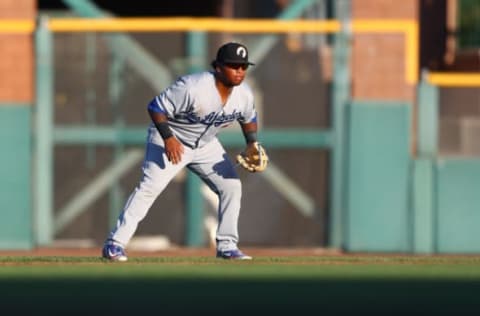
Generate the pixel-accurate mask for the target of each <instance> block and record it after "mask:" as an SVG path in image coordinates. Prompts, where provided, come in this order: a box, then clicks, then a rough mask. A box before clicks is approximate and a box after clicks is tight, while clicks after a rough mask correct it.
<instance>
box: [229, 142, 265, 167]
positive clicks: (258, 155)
mask: <svg viewBox="0 0 480 316" xmlns="http://www.w3.org/2000/svg"><path fill="white" fill-rule="evenodd" d="M237 162H238V163H239V164H240V165H241V166H242V167H243V168H245V169H246V170H248V171H250V172H261V171H263V170H265V168H267V164H268V156H267V153H266V152H265V149H264V148H263V146H262V145H260V143H258V142H253V143H249V144H248V145H247V148H246V149H245V151H243V152H241V153H240V154H238V155H237Z"/></svg>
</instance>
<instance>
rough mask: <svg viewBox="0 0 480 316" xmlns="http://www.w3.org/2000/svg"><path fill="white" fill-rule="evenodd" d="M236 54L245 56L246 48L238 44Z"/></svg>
mask: <svg viewBox="0 0 480 316" xmlns="http://www.w3.org/2000/svg"><path fill="white" fill-rule="evenodd" d="M237 55H238V56H242V58H245V57H247V50H246V49H245V47H242V46H240V47H239V48H237Z"/></svg>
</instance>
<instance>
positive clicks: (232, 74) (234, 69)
mask: <svg viewBox="0 0 480 316" xmlns="http://www.w3.org/2000/svg"><path fill="white" fill-rule="evenodd" d="M221 69H222V76H223V78H224V83H225V84H227V85H230V86H238V85H239V84H241V83H242V81H243V79H245V74H246V72H247V69H248V64H224V65H222V66H221Z"/></svg>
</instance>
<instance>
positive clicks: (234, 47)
mask: <svg viewBox="0 0 480 316" xmlns="http://www.w3.org/2000/svg"><path fill="white" fill-rule="evenodd" d="M215 63H220V64H247V65H255V64H254V63H251V62H249V61H248V50H247V47H245V46H244V45H242V44H239V43H235V42H230V43H226V44H224V45H222V46H221V47H220V48H219V49H218V51H217V58H216V59H215V60H214V61H213V62H212V64H215Z"/></svg>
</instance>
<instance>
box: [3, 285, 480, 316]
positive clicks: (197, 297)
mask: <svg viewBox="0 0 480 316" xmlns="http://www.w3.org/2000/svg"><path fill="white" fill-rule="evenodd" d="M479 297H480V282H478V281H472V282H469V281H445V280H442V281H419V280H374V281H372V280H356V279H351V280H345V279H342V280H318V279H315V280H286V281H285V280H282V281H275V280H262V281H259V280H258V279H255V280H254V279H241V280H239V279H233V280H232V279H228V278H226V279H224V280H218V279H214V280H205V279H201V280H188V279H185V278H168V279H158V278H157V279H146V278H138V279H114V278H104V279H102V278H83V279H79V278H55V279H49V278H36V279H34V280H32V279H27V278H21V277H16V278H5V279H2V280H1V283H0V302H1V304H0V314H2V315H13V314H11V313H12V312H15V314H19V315H27V314H30V313H32V312H35V313H40V314H42V315H43V314H44V313H45V314H47V313H62V314H63V315H72V314H75V315H80V314H81V315H99V314H106V315H126V314H129V315H143V314H138V313H143V312H148V314H151V315H171V314H173V313H174V314H175V315H179V314H181V315H183V314H185V315H187V314H188V315H192V314H203V313H205V314H256V313H259V312H265V313H268V314H273V313H282V314H285V313H295V315H304V314H306V313H308V314H312V313H313V314H314V315H349V314H350V315H356V314H358V313H359V312H362V314H363V313H365V315H372V314H384V315H410V314H417V313H422V314H424V315H425V314H426V315H430V314H432V315H462V314H463V315H465V314H466V313H469V314H470V313H472V312H476V311H478V310H479V307H480V299H479ZM7 312H9V314H7Z"/></svg>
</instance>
